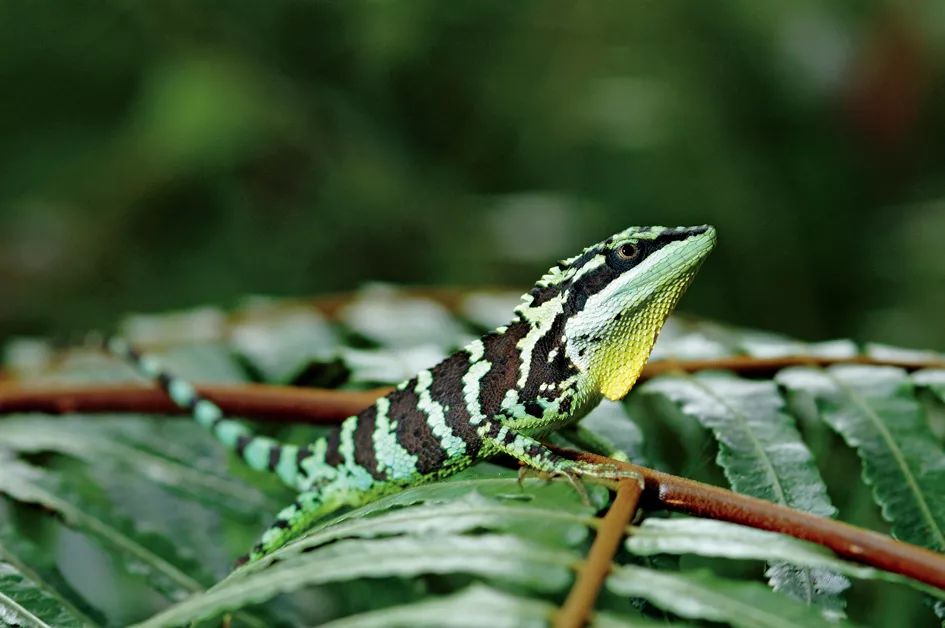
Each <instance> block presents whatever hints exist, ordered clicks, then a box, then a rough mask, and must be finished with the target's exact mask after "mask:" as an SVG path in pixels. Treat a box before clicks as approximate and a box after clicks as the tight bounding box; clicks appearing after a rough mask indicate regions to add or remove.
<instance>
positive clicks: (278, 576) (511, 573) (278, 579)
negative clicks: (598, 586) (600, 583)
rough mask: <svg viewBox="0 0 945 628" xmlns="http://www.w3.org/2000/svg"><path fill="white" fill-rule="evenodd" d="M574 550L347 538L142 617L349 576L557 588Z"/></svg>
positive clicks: (481, 540)
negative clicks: (462, 577) (433, 577)
mask: <svg viewBox="0 0 945 628" xmlns="http://www.w3.org/2000/svg"><path fill="white" fill-rule="evenodd" d="M578 560H580V557H579V555H577V554H575V553H573V552H569V551H563V550H552V549H549V548H547V547H541V546H537V545H534V544H532V543H529V542H527V541H524V540H522V539H519V538H516V537H513V536H506V535H481V536H475V537H466V536H435V535H431V536H427V537H423V538H420V537H399V538H392V539H382V540H349V541H341V542H338V543H334V544H331V545H328V546H325V547H321V548H319V549H317V550H315V551H312V552H308V553H305V554H300V555H297V556H294V557H293V558H292V559H291V560H285V561H282V562H279V563H275V564H274V565H272V566H271V567H270V568H269V569H266V570H264V571H261V572H257V573H253V574H250V575H248V576H246V577H236V578H232V579H226V580H224V581H223V582H221V583H220V584H218V585H216V586H215V587H213V588H212V589H210V590H209V591H207V592H205V593H199V594H197V595H194V596H192V597H190V598H188V599H187V600H184V601H183V602H181V603H179V604H176V605H174V606H171V607H170V608H168V609H167V610H165V611H163V612H161V613H159V614H157V615H155V616H154V617H152V618H150V619H149V620H147V621H145V622H142V623H141V624H140V626H141V627H142V628H143V627H146V626H167V625H177V624H185V623H188V622H191V621H196V620H200V619H206V618H210V617H214V616H217V615H219V614H221V613H223V612H226V611H230V610H234V609H238V608H242V607H244V606H246V605H248V604H254V603H258V602H262V601H264V600H267V599H270V598H271V597H273V596H275V595H277V594H279V593H286V592H289V591H295V590H298V589H300V588H302V587H306V586H310V585H316V584H325V583H328V582H339V581H344V580H351V579H355V578H383V577H391V576H396V577H401V578H408V577H415V576H419V575H421V574H444V573H466V574H474V575H476V576H479V577H483V578H488V579H496V580H499V581H502V582H507V583H513V584H518V585H521V586H527V587H529V588H531V589H534V590H536V591H543V592H557V591H561V590H563V589H564V588H565V587H566V586H567V585H568V584H569V582H570V581H571V573H570V567H571V566H572V565H574V564H575V563H576V561H578Z"/></svg>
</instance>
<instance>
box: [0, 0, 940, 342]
mask: <svg viewBox="0 0 945 628" xmlns="http://www.w3.org/2000/svg"><path fill="white" fill-rule="evenodd" d="M0 50H2V54H0V81H2V82H0V84H2V86H3V88H2V92H0V337H2V336H5V335H8V334H20V333H30V334H32V333H49V332H61V331H70V330H81V329H87V328H108V327H109V326H110V325H111V324H112V323H114V322H115V321H116V320H117V319H118V318H119V317H120V316H121V315H122V314H123V313H125V312H127V311H151V310H163V309H167V308H181V307H189V306H193V305H198V304H204V303H220V304H224V305H226V304H230V303H233V302H234V301H235V300H236V299H237V298H239V297H240V296H242V295H245V294H247V293H266V294H275V295H310V294H316V293H320V292H325V291H337V290H349V289H353V288H356V287H357V286H358V285H360V284H361V283H363V282H365V281H368V280H388V281H395V282H398V283H417V284H449V285H460V286H462V285H483V284H486V285H495V284H497V285H510V286H523V287H524V286H526V285H527V284H529V283H530V282H532V281H533V280H534V279H535V278H537V276H538V275H539V273H541V272H542V271H543V270H544V269H545V268H547V267H548V266H550V265H551V263H552V262H553V261H554V260H555V259H557V258H559V257H563V256H567V255H570V254H573V253H574V252H576V251H577V250H579V249H580V248H581V247H583V246H585V245H586V244H589V243H590V242H593V241H595V240H598V239H601V238H603V237H605V236H607V235H609V234H610V233H611V232H614V231H616V230H619V229H622V228H624V227H626V226H628V225H632V224H647V223H655V224H668V225H675V224H701V223H712V224H715V225H716V226H717V227H718V228H719V230H720V247H719V249H718V250H717V252H716V253H715V254H714V255H713V257H712V258H711V260H710V262H709V263H708V264H707V265H706V267H705V268H704V270H703V273H702V275H701V276H700V278H699V280H698V281H697V282H696V284H695V285H694V287H693V289H692V290H691V292H690V295H689V296H688V297H687V298H686V300H685V301H684V305H683V309H685V310H687V311H690V312H695V313H698V314H702V315H706V316H711V317H714V318H718V319H721V320H725V321H729V322H733V323H740V324H746V325H750V326H752V327H758V328H767V329H772V330H777V331H783V332H787V333H791V334H795V335H798V336H801V337H805V338H810V339H820V338H827V337H835V336H845V337H854V338H857V339H871V340H877V341H885V342H891V343H901V344H906V345H914V346H919V347H929V348H938V349H942V348H945V325H942V313H943V312H945V290H943V289H942V288H943V287H945V116H943V113H945V3H942V2H925V3H920V2H862V1H860V0H855V1H854V0H848V1H841V2H833V3H829V4H827V3H822V2H818V1H814V0H792V1H789V2H788V1H783V2H763V3H760V2H754V1H750V0H741V1H735V0H732V1H725V2H712V3H703V2H681V1H678V2H677V1H666V2H643V1H628V2H612V1H611V2H539V1H525V2H505V1H499V0H494V1H487V2H475V3H472V2H434V1H432V0H424V1H410V2H406V1H404V2H385V1H372V2H340V1H335V2H317V1H312V0H308V1H299V2H287V1H275V2H246V1H239V2H237V1H233V2H212V1H211V2H202V3H193V2H188V1H183V0H178V1H163V2H149V3H145V2H93V1H83V2H68V3H35V2H17V1H2V0H0Z"/></svg>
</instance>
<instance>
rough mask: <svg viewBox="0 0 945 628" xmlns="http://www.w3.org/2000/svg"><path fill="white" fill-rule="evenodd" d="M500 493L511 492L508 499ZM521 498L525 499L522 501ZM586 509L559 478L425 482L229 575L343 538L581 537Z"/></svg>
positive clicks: (556, 543)
mask: <svg viewBox="0 0 945 628" xmlns="http://www.w3.org/2000/svg"><path fill="white" fill-rule="evenodd" d="M506 491H515V493H514V494H513V495H512V497H513V499H509V498H508V497H504V496H507V495H508V493H507V492H506ZM522 498H527V499H522ZM596 522H597V519H596V518H594V517H593V513H592V511H591V508H590V507H588V506H585V505H584V504H583V503H581V502H580V499H579V497H578V496H577V494H576V493H575V491H574V490H573V488H572V487H571V486H569V485H568V484H567V483H566V482H564V481H558V482H554V483H550V484H549V483H544V482H542V481H540V480H534V481H530V482H527V483H525V486H524V487H523V488H519V487H518V486H517V481H516V480H513V479H508V480H506V479H483V480H464V481H459V482H443V483H436V484H428V485H425V486H419V487H415V488H412V489H407V490H406V491H403V492H401V493H397V494H395V495H391V496H389V497H386V498H383V499H381V500H378V501H377V502H374V503H372V504H369V505H367V506H365V507H363V508H359V509H357V510H354V511H351V512H349V513H345V514H343V515H341V516H339V517H336V518H334V519H332V520H330V521H327V522H325V523H323V524H322V525H318V526H316V527H313V528H312V530H311V531H309V532H308V533H307V534H306V535H305V536H303V537H301V538H300V539H298V540H296V541H294V542H293V543H290V544H289V545H286V546H285V547H282V548H280V549H278V550H276V551H275V552H273V553H272V554H270V555H268V556H266V557H265V558H262V559H260V560H258V561H256V562H254V563H250V564H248V565H246V566H244V567H242V568H240V569H239V570H237V571H236V572H234V574H233V575H231V576H230V577H231V578H236V577H243V576H245V575H247V574H249V573H253V572H256V571H260V570H262V569H265V568H266V566H267V565H269V564H271V563H273V562H277V561H280V560H286V559H288V558H290V557H291V556H294V555H297V554H300V553H302V552H307V551H311V550H312V549H313V548H316V547H319V546H322V545H325V544H327V543H331V542H334V541H338V540H340V539H346V538H376V537H381V536H392V535H404V536H420V537H424V536H427V535H433V534H436V535H444V534H459V533H464V532H472V531H475V530H488V531H490V532H510V533H516V534H518V535H520V536H522V537H527V538H528V539H529V540H530V541H532V542H534V543H536V544H542V545H546V546H548V547H561V546H569V545H571V546H573V545H576V544H578V543H581V542H582V541H585V540H586V539H587V538H588V536H589V532H588V528H589V526H592V525H595V524H596Z"/></svg>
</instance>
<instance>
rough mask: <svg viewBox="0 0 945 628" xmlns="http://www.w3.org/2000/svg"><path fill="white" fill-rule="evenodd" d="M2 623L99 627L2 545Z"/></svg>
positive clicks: (0, 557) (0, 555) (0, 588)
mask: <svg viewBox="0 0 945 628" xmlns="http://www.w3.org/2000/svg"><path fill="white" fill-rule="evenodd" d="M0 623H3V624H4V625H11V626H24V627H29V628H34V627H35V628H41V627H42V628H45V627H46V626H56V627H59V626H62V627H63V628H71V627H72V626H94V625H96V622H94V621H93V620H92V619H90V618H89V617H87V616H86V615H85V614H83V613H82V612H81V611H80V610H79V609H77V608H76V607H75V606H73V605H72V603H71V602H70V601H69V600H67V599H66V598H65V597H63V596H62V595H61V594H60V593H59V592H58V591H57V590H56V589H55V588H54V587H53V586H51V585H50V584H49V583H47V582H44V581H43V580H42V578H41V576H40V575H39V574H37V573H36V572H34V571H33V570H32V569H30V568H29V567H27V566H26V565H25V564H24V563H23V561H21V560H19V559H18V558H17V557H15V556H13V554H12V553H11V552H10V551H9V550H8V549H7V548H6V547H4V546H3V545H0Z"/></svg>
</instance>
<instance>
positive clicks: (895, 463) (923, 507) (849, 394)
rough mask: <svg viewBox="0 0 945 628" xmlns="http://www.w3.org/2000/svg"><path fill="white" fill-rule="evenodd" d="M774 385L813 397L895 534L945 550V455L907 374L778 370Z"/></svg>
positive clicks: (851, 368)
mask: <svg viewBox="0 0 945 628" xmlns="http://www.w3.org/2000/svg"><path fill="white" fill-rule="evenodd" d="M778 381H780V382H781V383H782V384H783V385H784V386H786V387H787V388H788V389H790V390H791V391H793V392H794V393H795V394H799V395H808V396H810V397H812V398H813V401H814V402H815V404H816V408H817V410H818V412H819V414H820V416H821V417H822V418H823V420H824V421H825V422H826V423H827V424H828V425H830V427H831V428H833V429H834V430H835V431H837V432H838V433H839V434H840V435H841V436H842V437H843V439H844V440H845V441H846V442H847V444H848V445H850V446H851V447H853V448H855V449H856V452H857V454H858V455H859V456H860V459H861V460H862V462H863V478H864V480H865V481H866V482H867V483H868V484H870V485H872V488H873V497H874V500H875V501H876V503H877V504H878V505H879V506H880V508H881V509H882V514H883V517H884V518H885V519H886V520H887V521H889V522H890V523H892V532H893V535H894V536H896V537H897V538H900V539H902V540H905V541H908V542H910V543H916V544H918V545H923V546H925V547H928V548H931V549H935V550H937V551H945V452H943V451H942V448H941V446H939V445H938V444H936V442H935V439H934V437H933V436H932V433H931V431H930V430H929V428H928V425H927V424H926V422H925V420H924V416H923V413H922V406H921V404H920V403H919V401H918V399H917V398H916V394H915V387H914V385H913V383H912V380H911V379H910V378H909V377H908V376H907V375H906V373H905V372H904V371H902V370H901V369H897V368H889V367H867V366H836V367H831V368H828V369H809V368H794V369H788V370H785V371H782V372H781V373H780V374H779V376H778Z"/></svg>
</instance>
